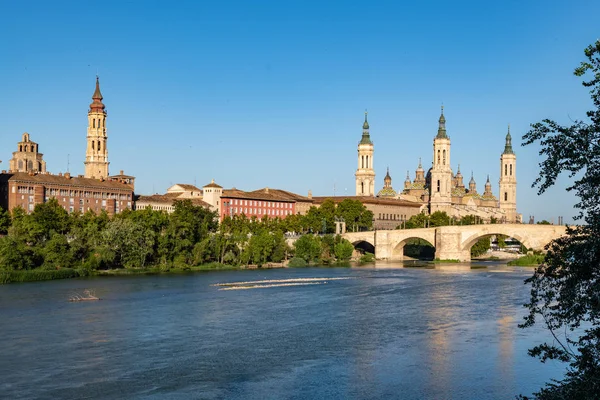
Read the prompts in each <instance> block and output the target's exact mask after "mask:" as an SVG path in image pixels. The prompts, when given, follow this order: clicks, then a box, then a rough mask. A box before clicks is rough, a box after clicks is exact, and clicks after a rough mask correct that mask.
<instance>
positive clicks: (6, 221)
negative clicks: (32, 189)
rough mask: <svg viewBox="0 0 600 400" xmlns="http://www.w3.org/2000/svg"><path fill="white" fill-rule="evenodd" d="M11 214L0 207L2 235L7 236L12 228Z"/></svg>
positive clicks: (0, 232)
mask: <svg viewBox="0 0 600 400" xmlns="http://www.w3.org/2000/svg"><path fill="white" fill-rule="evenodd" d="M10 223H11V221H10V213H9V212H8V210H4V209H2V207H0V235H6V234H7V233H8V228H10Z"/></svg>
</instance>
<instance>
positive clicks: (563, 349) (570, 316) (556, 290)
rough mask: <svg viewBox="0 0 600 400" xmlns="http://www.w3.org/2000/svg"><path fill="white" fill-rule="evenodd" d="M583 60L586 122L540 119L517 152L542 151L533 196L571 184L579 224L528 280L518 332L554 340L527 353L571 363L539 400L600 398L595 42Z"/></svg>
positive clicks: (599, 57)
mask: <svg viewBox="0 0 600 400" xmlns="http://www.w3.org/2000/svg"><path fill="white" fill-rule="evenodd" d="M585 55H586V57H587V61H584V62H582V63H581V65H580V66H579V67H578V68H577V69H576V70H575V75H576V76H580V77H584V78H585V77H589V80H584V81H583V86H585V87H587V88H589V89H590V94H591V98H592V103H593V109H592V110H590V111H588V112H587V117H588V120H587V121H582V120H575V121H574V122H573V124H571V125H568V126H562V125H560V124H558V123H557V122H555V121H552V120H549V119H545V120H543V121H542V122H537V123H534V124H532V125H531V130H530V131H529V132H527V134H525V135H524V136H523V141H524V143H523V145H530V144H533V143H539V144H540V145H541V150H540V155H542V156H544V160H543V161H542V162H541V164H540V167H541V170H540V174H539V177H538V178H537V179H536V180H535V182H534V186H537V187H538V191H539V193H543V192H545V191H546V190H547V189H548V188H550V187H551V186H553V185H554V183H555V182H556V179H557V177H558V176H559V174H560V173H561V172H567V173H568V174H569V176H570V177H575V181H574V182H573V184H572V185H571V186H569V187H568V188H567V190H568V191H574V192H575V193H576V195H577V197H578V198H579V202H578V203H577V204H576V207H577V208H578V209H579V214H578V215H577V216H576V217H575V218H576V219H579V220H583V221H584V222H585V224H584V225H580V226H576V227H572V228H568V229H567V235H566V236H564V237H561V238H559V239H557V240H555V241H553V242H552V243H551V244H550V245H549V246H548V247H547V250H548V253H547V254H546V259H545V263H544V264H542V265H540V266H539V267H538V268H536V270H535V272H534V274H533V276H532V277H531V278H529V279H527V281H526V282H527V283H530V284H531V297H530V301H529V303H528V304H527V305H526V306H527V308H528V310H529V313H528V315H527V316H526V318H525V322H524V323H523V324H522V325H521V327H524V328H526V327H530V326H532V325H534V324H535V323H538V322H541V323H542V324H544V325H545V326H546V328H548V329H549V330H550V332H551V333H552V335H553V338H554V340H553V341H552V342H551V343H542V344H540V345H538V346H536V347H534V348H533V349H531V350H530V351H529V354H530V355H532V356H536V357H539V358H540V359H541V360H542V361H546V360H548V359H551V360H561V361H564V362H568V363H569V369H568V370H567V373H566V375H565V377H564V378H563V379H562V380H561V381H555V382H551V383H547V384H546V386H545V387H544V388H542V389H541V390H540V391H539V392H538V393H536V394H535V396H536V397H537V398H539V399H597V398H598V393H600V300H599V293H600V239H599V238H600V196H599V195H598V184H599V182H600V40H598V41H596V42H595V44H594V45H591V46H589V47H587V48H586V49H585Z"/></svg>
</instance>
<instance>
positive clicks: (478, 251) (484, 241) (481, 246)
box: [471, 236, 490, 257]
mask: <svg viewBox="0 0 600 400" xmlns="http://www.w3.org/2000/svg"><path fill="white" fill-rule="evenodd" d="M489 249H490V237H489V236H486V237H482V238H481V239H479V240H478V241H477V242H476V243H475V244H474V245H473V247H471V257H479V256H480V255H482V254H484V253H485V252H486V251H488V250H489Z"/></svg>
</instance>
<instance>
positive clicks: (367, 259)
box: [360, 252, 375, 264]
mask: <svg viewBox="0 0 600 400" xmlns="http://www.w3.org/2000/svg"><path fill="white" fill-rule="evenodd" d="M372 262H375V254H373V253H369V252H367V253H365V254H363V255H362V256H360V263H361V264H365V263H372Z"/></svg>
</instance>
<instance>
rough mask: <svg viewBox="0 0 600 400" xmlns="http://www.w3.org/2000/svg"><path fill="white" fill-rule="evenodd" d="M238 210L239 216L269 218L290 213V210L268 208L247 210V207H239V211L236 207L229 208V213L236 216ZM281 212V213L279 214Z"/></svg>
mask: <svg viewBox="0 0 600 400" xmlns="http://www.w3.org/2000/svg"><path fill="white" fill-rule="evenodd" d="M238 210H239V212H240V214H246V215H248V214H251V215H252V214H253V215H271V216H277V215H280V216H282V215H291V214H292V211H290V210H270V209H268V208H266V209H264V210H263V209H262V208H247V207H244V208H242V207H240V208H239V209H238V208H237V207H229V213H230V214H231V215H233V214H237V213H238ZM280 211H281V213H280Z"/></svg>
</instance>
